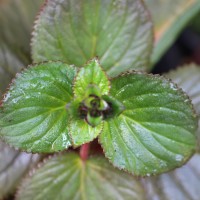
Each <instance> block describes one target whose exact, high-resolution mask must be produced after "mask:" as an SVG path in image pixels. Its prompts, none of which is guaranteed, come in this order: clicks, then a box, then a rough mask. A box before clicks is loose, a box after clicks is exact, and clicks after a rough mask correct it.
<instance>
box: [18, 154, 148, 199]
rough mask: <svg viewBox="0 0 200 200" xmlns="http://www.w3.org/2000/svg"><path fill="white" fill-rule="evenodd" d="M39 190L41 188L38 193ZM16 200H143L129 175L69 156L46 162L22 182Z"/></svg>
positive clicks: (101, 163) (95, 161)
mask: <svg viewBox="0 0 200 200" xmlns="http://www.w3.org/2000/svg"><path fill="white" fill-rule="evenodd" d="M41 188H44V189H43V190H41ZM16 199H17V200H31V199H34V200H44V199H48V200H66V199H77V200H86V199H87V200H94V199H96V200H105V199H109V200H121V199H126V200H136V199H137V200H143V199H145V197H144V191H143V189H142V187H141V185H140V183H139V181H137V180H135V179H134V178H133V177H132V176H130V175H128V174H126V173H124V172H120V171H118V170H116V169H114V168H113V167H112V166H111V165H110V164H109V163H108V162H107V161H106V160H105V159H104V158H101V157H100V158H98V157H93V158H91V159H89V160H87V161H86V162H85V163H84V162H83V161H82V160H80V158H79V156H78V155H76V154H73V153H70V154H67V155H62V156H57V157H54V158H51V159H49V160H48V161H47V162H46V163H44V165H43V166H42V167H41V168H39V169H37V170H36V172H35V173H33V175H32V176H31V177H28V178H27V179H26V180H24V182H23V183H22V185H21V187H20V189H19V192H18V195H17V198H16Z"/></svg>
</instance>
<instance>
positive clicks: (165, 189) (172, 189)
mask: <svg viewBox="0 0 200 200" xmlns="http://www.w3.org/2000/svg"><path fill="white" fill-rule="evenodd" d="M199 180H200V155H199V154H196V155H195V156H194V157H192V159H191V160H190V161H189V162H188V163H187V164H186V165H185V166H183V167H182V168H180V169H177V170H175V171H173V172H170V173H167V174H163V175H161V176H158V177H153V178H149V179H145V180H143V181H144V185H145V188H146V190H145V191H146V194H147V199H148V200H154V199H165V200H172V199H176V200H188V199H191V200H198V199H199V196H200V190H199Z"/></svg>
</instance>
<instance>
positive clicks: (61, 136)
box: [0, 62, 76, 152]
mask: <svg viewBox="0 0 200 200" xmlns="http://www.w3.org/2000/svg"><path fill="white" fill-rule="evenodd" d="M75 74H76V68H75V67H73V66H69V65H67V64H64V63H62V62H47V63H41V64H37V65H35V66H33V67H30V68H28V69H26V70H24V71H23V72H22V73H21V74H18V76H17V77H16V79H15V80H14V81H13V83H12V84H11V86H10V89H9V91H8V92H7V94H6V95H5V97H4V99H3V105H2V108H1V117H0V133H1V135H2V137H3V138H4V139H5V141H6V142H7V143H9V144H11V145H12V146H14V147H19V148H21V149H23V150H25V151H28V152H55V151H60V150H63V149H66V148H67V147H68V146H69V145H70V144H71V143H70V140H69V135H68V123H69V114H68V113H67V110H66V108H65V107H66V104H67V103H68V102H70V101H71V100H72V95H73V91H72V84H73V80H74V77H75Z"/></svg>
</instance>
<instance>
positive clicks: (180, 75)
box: [167, 64, 200, 149]
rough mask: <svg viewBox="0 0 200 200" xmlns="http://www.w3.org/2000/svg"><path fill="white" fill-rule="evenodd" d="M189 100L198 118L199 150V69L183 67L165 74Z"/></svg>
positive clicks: (192, 65)
mask: <svg viewBox="0 0 200 200" xmlns="http://www.w3.org/2000/svg"><path fill="white" fill-rule="evenodd" d="M167 76H168V77H170V78H171V79H172V80H173V81H174V82H175V83H177V84H178V85H179V87H181V88H182V89H183V90H184V91H185V92H186V93H187V94H188V95H189V97H190V98H191V100H192V103H193V104H194V108H195V110H196V112H197V115H198V117H199V128H198V143H199V149H200V67H199V66H197V65H194V64H191V65H188V66H183V67H180V68H178V70H176V71H171V72H170V73H168V74H167Z"/></svg>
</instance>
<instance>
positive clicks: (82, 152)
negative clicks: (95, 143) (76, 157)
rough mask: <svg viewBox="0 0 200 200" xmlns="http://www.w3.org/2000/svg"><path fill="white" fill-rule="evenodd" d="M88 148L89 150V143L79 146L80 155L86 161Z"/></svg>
mask: <svg viewBox="0 0 200 200" xmlns="http://www.w3.org/2000/svg"><path fill="white" fill-rule="evenodd" d="M89 150H90V143H86V144H83V145H82V146H81V149H80V157H81V160H82V161H86V160H87V159H88V154H89Z"/></svg>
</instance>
